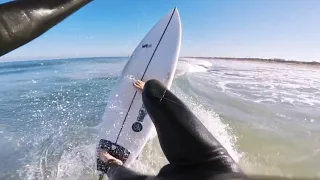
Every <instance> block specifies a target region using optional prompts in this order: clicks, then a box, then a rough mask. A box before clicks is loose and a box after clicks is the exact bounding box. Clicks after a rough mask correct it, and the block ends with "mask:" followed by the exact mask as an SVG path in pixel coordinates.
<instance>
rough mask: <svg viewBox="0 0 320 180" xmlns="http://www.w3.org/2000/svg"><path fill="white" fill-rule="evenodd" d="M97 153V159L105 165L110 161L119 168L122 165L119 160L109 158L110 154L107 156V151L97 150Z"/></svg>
mask: <svg viewBox="0 0 320 180" xmlns="http://www.w3.org/2000/svg"><path fill="white" fill-rule="evenodd" d="M97 153H98V157H99V159H100V160H101V161H103V162H105V163H109V162H111V161H113V162H114V163H115V164H118V165H120V166H122V165H123V163H122V161H120V160H119V159H117V158H115V157H113V156H111V154H109V153H108V152H107V151H105V150H103V149H101V148H98V149H97Z"/></svg>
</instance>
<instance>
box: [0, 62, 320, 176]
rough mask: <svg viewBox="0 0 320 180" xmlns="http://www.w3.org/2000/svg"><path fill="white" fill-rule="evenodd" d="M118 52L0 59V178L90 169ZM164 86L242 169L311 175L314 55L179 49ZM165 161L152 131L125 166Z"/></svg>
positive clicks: (118, 66) (319, 162) (318, 82)
mask: <svg viewBox="0 0 320 180" xmlns="http://www.w3.org/2000/svg"><path fill="white" fill-rule="evenodd" d="M127 60H128V58H113V57H106V58H104V57H103V58H81V59H59V60H36V61H16V62H0V94H1V96H0V147H1V151H0V162H1V163H0V179H4V180H9V179H10V180H11V179H12V180H17V179H21V180H22V179H23V180H29V179H30V180H33V179H43V180H44V179H45V180H49V179H50V180H53V179H57V180H60V179H70V180H71V179H96V177H97V172H96V171H95V168H96V164H95V159H96V158H95V157H96V155H95V147H96V143H97V142H98V137H97V136H98V134H97V132H98V131H97V130H98V129H97V127H98V126H99V124H100V123H101V121H102V115H103V113H104V110H105V108H106V107H107V104H108V93H109V92H110V91H111V90H112V88H113V86H114V85H115V83H116V82H117V80H118V78H119V76H120V74H121V71H122V68H123V67H124V65H125V63H126V62H127ZM171 90H172V91H173V92H174V93H175V94H176V95H177V96H179V97H180V98H181V99H182V100H183V101H184V102H185V103H186V104H187V105H188V106H189V107H190V108H191V109H192V110H193V111H194V113H195V114H196V115H197V116H198V117H199V118H200V119H201V121H202V122H203V123H204V124H205V126H206V127H207V128H208V129H209V130H210V132H212V134H213V135H214V136H216V137H217V139H218V140H219V141H220V142H221V143H222V144H223V145H224V146H225V147H226V148H227V150H228V151H229V153H230V154H231V155H232V156H233V158H234V159H235V160H236V161H237V162H238V163H239V164H240V165H241V167H242V168H243V169H244V170H245V171H246V172H248V173H250V174H268V175H281V176H293V177H316V176H317V177H320V170H319V167H320V70H319V65H317V64H316V65H312V64H294V63H280V62H273V63H268V62H258V61H235V60H219V59H205V58H201V59H197V58H180V60H179V63H178V68H177V71H176V74H175V79H174V82H173V85H172V88H171ZM166 163H167V161H166V159H165V157H164V155H163V153H162V152H161V149H160V146H159V143H158V140H157V136H156V133H153V136H152V138H151V139H150V141H149V142H148V144H147V145H146V146H145V148H144V150H143V153H142V154H141V155H140V157H139V159H138V160H137V161H136V162H135V163H134V164H133V166H132V168H133V169H135V170H136V171H139V172H142V173H148V174H156V173H157V172H158V171H159V169H160V168H161V167H162V166H163V165H164V164H166Z"/></svg>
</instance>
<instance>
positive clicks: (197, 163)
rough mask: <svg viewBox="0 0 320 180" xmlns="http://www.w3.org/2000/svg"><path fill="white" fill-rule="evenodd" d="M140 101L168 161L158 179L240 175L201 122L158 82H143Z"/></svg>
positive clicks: (236, 166)
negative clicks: (152, 124) (226, 174)
mask: <svg viewBox="0 0 320 180" xmlns="http://www.w3.org/2000/svg"><path fill="white" fill-rule="evenodd" d="M142 99H143V103H144V106H145V107H146V110H147V112H148V114H149V116H150V118H151V119H152V121H153V123H154V125H155V127H156V130H157V134H158V137H159V141H160V145H161V148H162V150H163V152H164V154H165V156H166V157H167V159H168V161H169V162H170V164H168V165H166V166H165V167H163V168H162V169H161V171H160V173H159V174H158V176H157V177H159V178H164V179H166V177H168V178H169V179H171V178H173V179H211V178H212V177H213V176H215V175H217V174H225V173H241V172H242V171H241V169H240V168H239V166H238V165H237V163H236V162H235V161H234V160H233V159H232V157H231V156H230V155H229V154H228V152H227V151H226V149H225V148H224V147H223V146H222V145H221V144H220V143H219V142H218V141H217V139H216V138H215V137H214V136H213V135H212V134H211V133H210V132H209V131H208V129H207V128H206V127H205V126H204V125H203V124H202V123H201V122H200V120H199V119H198V118H197V117H196V116H195V115H194V114H193V113H192V112H191V111H190V110H189V109H188V107H187V106H186V105H185V104H184V103H183V102H182V101H181V100H180V99H179V98H177V97H176V96H175V95H174V94H173V93H172V92H170V91H169V90H167V89H166V88H165V87H164V86H163V85H162V84H161V83H160V82H159V81H157V80H149V81H148V82H146V84H145V86H144V89H143V93H142ZM174 177H176V178H174Z"/></svg>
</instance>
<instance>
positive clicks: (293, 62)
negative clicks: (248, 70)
mask: <svg viewBox="0 0 320 180" xmlns="http://www.w3.org/2000/svg"><path fill="white" fill-rule="evenodd" d="M180 58H197V59H216V60H232V61H255V62H266V63H286V64H300V65H312V66H314V65H320V62H316V61H294V60H285V59H277V58H274V59H263V58H234V57H198V56H185V57H180Z"/></svg>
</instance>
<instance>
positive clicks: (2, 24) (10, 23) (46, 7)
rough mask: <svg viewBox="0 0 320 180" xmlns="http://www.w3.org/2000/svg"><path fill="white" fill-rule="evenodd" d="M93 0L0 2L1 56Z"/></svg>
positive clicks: (37, 35)
mask: <svg viewBox="0 0 320 180" xmlns="http://www.w3.org/2000/svg"><path fill="white" fill-rule="evenodd" d="M91 1H92V0H55V1H52V0H42V1H39V0H26V1H11V2H8V3H4V4H0V56H2V55H4V54H6V53H8V52H10V51H12V50H14V49H16V48H18V47H20V46H22V45H24V44H27V43H28V42H30V41H32V40H33V39H35V38H37V37H39V36H40V35H41V34H43V33H44V32H46V31H47V30H49V29H50V28H51V27H53V26H55V25H56V24H58V23H59V22H60V21H62V20H64V19H65V18H67V17H68V16H69V15H71V14H72V13H74V12H75V11H77V10H78V9H80V8H81V7H83V6H84V5H86V4H88V3H89V2H91Z"/></svg>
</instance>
